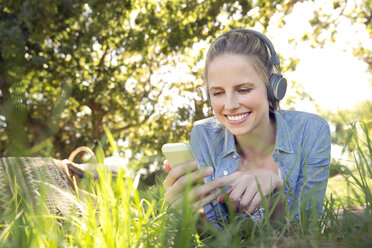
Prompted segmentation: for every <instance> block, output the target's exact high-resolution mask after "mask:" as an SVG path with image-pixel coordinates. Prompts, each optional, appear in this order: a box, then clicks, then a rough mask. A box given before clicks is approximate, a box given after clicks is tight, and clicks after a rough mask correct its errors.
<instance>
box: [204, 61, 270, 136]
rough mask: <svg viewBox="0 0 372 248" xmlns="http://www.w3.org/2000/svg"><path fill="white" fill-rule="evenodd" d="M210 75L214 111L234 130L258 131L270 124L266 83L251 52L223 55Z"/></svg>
mask: <svg viewBox="0 0 372 248" xmlns="http://www.w3.org/2000/svg"><path fill="white" fill-rule="evenodd" d="M207 76H208V86H209V93H210V99H211V105H212V108H213V111H214V113H215V115H216V117H217V118H218V120H219V121H220V122H221V123H222V124H223V125H224V126H225V127H226V128H227V129H228V130H229V131H230V132H231V133H232V134H234V135H235V136H245V135H252V134H253V135H254V134H258V133H259V132H260V131H263V130H266V129H267V128H268V127H269V124H270V119H269V101H268V99H267V90H266V85H265V83H264V82H263V79H262V78H261V77H260V76H259V74H258V73H257V72H256V70H255V69H254V67H253V64H252V63H251V62H250V59H249V58H248V57H247V56H244V55H238V54H223V55H220V56H218V57H216V58H214V60H213V61H212V62H210V64H209V66H208V75H207Z"/></svg>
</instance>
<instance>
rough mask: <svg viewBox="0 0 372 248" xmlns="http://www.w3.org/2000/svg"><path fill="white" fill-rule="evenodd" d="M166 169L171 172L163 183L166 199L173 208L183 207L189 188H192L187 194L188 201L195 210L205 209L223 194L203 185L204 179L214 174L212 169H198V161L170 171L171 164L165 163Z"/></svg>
mask: <svg viewBox="0 0 372 248" xmlns="http://www.w3.org/2000/svg"><path fill="white" fill-rule="evenodd" d="M164 168H165V169H166V170H167V171H169V173H168V176H167V177H166V178H165V180H164V182H163V186H164V188H165V189H166V192H165V195H164V197H165V200H166V201H167V202H168V203H170V204H171V206H172V207H173V208H179V207H181V206H182V204H183V200H184V197H183V194H184V193H185V191H186V189H187V187H190V191H188V192H187V194H188V195H187V201H188V203H189V204H192V205H193V206H194V207H195V208H202V207H204V206H205V205H207V204H208V203H210V202H212V201H213V200H214V199H216V197H217V196H218V195H219V194H220V193H221V191H220V190H219V189H218V190H215V188H216V187H212V186H211V185H208V184H203V179H204V177H207V176H209V175H211V174H212V173H213V168H212V167H206V168H202V169H198V164H197V163H196V161H192V162H187V163H184V164H181V165H178V166H176V167H174V168H172V169H170V167H169V163H168V162H167V161H165V162H164Z"/></svg>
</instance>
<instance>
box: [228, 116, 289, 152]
mask: <svg viewBox="0 0 372 248" xmlns="http://www.w3.org/2000/svg"><path fill="white" fill-rule="evenodd" d="M274 113H275V123H276V135H275V149H276V150H280V151H283V152H286V153H293V148H292V144H291V140H290V139H289V137H290V135H289V129H288V125H287V122H286V120H285V119H284V118H283V115H282V114H281V113H280V112H279V111H277V110H275V112H274ZM223 129H224V130H225V131H224V132H225V134H224V135H225V138H224V139H223V140H224V150H223V156H224V157H225V156H227V155H229V154H231V153H236V152H237V151H236V145H235V139H234V135H233V134H232V133H230V131H227V129H226V128H225V127H224V128H223Z"/></svg>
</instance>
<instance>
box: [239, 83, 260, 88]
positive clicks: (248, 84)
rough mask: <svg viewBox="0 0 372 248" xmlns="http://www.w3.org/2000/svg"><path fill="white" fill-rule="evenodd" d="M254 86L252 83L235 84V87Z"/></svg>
mask: <svg viewBox="0 0 372 248" xmlns="http://www.w3.org/2000/svg"><path fill="white" fill-rule="evenodd" d="M254 86H256V85H255V84H254V83H242V84H237V85H235V87H254Z"/></svg>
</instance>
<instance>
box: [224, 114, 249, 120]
mask: <svg viewBox="0 0 372 248" xmlns="http://www.w3.org/2000/svg"><path fill="white" fill-rule="evenodd" d="M247 116H248V113H247V114H243V115H234V116H229V115H227V119H229V120H230V121H239V120H241V119H243V118H245V117H247Z"/></svg>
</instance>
